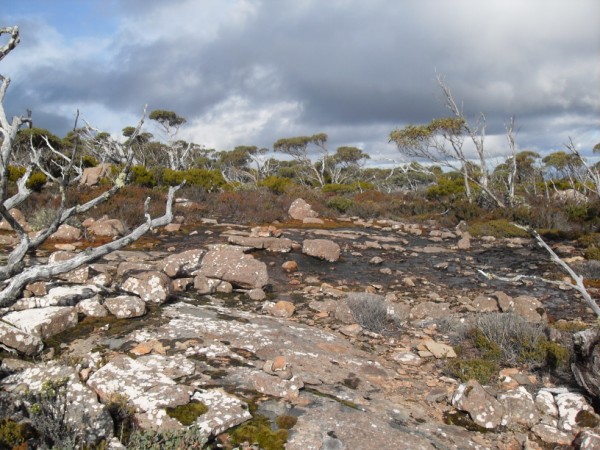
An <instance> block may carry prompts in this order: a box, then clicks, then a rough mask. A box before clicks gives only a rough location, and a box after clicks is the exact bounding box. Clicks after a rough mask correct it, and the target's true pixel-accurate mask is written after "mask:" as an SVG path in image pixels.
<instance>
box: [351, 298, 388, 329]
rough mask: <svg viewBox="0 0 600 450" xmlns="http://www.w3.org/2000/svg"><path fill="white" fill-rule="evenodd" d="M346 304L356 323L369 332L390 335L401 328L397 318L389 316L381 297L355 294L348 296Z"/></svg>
mask: <svg viewBox="0 0 600 450" xmlns="http://www.w3.org/2000/svg"><path fill="white" fill-rule="evenodd" d="M346 303H347V304H348V307H349V308H350V311H352V315H353V317H354V320H356V323H358V324H359V325H360V326H361V327H363V328H365V329H367V330H369V331H372V332H374V333H379V334H389V333H391V332H395V331H397V330H398V328H399V325H398V322H397V320H396V319H395V317H393V316H391V315H389V314H388V311H387V305H386V303H385V300H384V299H383V298H381V297H379V296H376V295H372V294H367V293H354V294H352V295H349V296H348V298H347V299H346Z"/></svg>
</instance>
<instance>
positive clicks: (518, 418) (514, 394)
mask: <svg viewBox="0 0 600 450" xmlns="http://www.w3.org/2000/svg"><path fill="white" fill-rule="evenodd" d="M497 399H498V401H499V402H500V404H501V405H502V406H503V408H504V417H503V418H502V425H505V426H508V427H509V428H513V427H514V426H517V427H523V426H524V427H527V428H530V427H532V426H533V425H535V424H536V423H538V421H539V419H540V417H539V414H538V412H537V410H536V407H535V403H534V401H533V397H532V395H531V394H530V393H529V392H527V390H526V389H525V388H524V387H523V386H519V387H518V388H516V389H513V390H509V391H506V392H503V393H501V394H499V395H498V397H497Z"/></svg>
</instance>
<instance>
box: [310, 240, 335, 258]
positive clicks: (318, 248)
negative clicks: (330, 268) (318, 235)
mask: <svg viewBox="0 0 600 450" xmlns="http://www.w3.org/2000/svg"><path fill="white" fill-rule="evenodd" d="M302 253H304V254H305V255H308V256H313V257H315V258H319V259H323V260H325V261H329V262H336V261H337V260H339V259H340V253H341V249H340V246H339V245H338V244H336V243H335V242H333V241H331V240H329V239H305V240H304V242H303V243H302Z"/></svg>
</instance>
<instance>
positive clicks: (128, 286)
mask: <svg viewBox="0 0 600 450" xmlns="http://www.w3.org/2000/svg"><path fill="white" fill-rule="evenodd" d="M121 289H122V290H124V291H125V292H129V293H131V294H135V295H137V296H139V297H140V298H141V299H142V300H143V301H145V302H150V303H158V304H161V303H164V302H165V301H166V300H167V298H168V297H169V295H171V280H170V279H169V277H167V276H166V275H165V274H164V273H163V272H158V271H156V270H151V271H148V272H139V273H136V274H131V275H130V276H129V277H128V278H127V279H126V280H125V281H124V282H123V284H122V285H121Z"/></svg>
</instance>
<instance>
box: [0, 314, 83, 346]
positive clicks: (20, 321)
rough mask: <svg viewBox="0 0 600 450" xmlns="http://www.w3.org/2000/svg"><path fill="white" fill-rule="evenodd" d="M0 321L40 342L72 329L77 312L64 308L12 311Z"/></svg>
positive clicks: (75, 323) (75, 322)
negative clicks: (38, 339)
mask: <svg viewBox="0 0 600 450" xmlns="http://www.w3.org/2000/svg"><path fill="white" fill-rule="evenodd" d="M2 320H3V321H4V322H6V323H8V324H11V325H13V326H15V327H17V328H19V329H21V330H22V331H24V332H25V333H29V334H32V335H34V336H37V337H39V338H40V339H42V340H45V339H48V338H49V337H52V336H54V335H56V334H59V333H62V332H63V331H65V330H68V329H69V328H73V327H74V326H75V325H77V322H78V320H77V310H76V309H75V308H72V307H65V306H48V307H46V308H35V309H27V310H24V311H14V312H11V313H8V314H6V315H5V316H4V317H2Z"/></svg>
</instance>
